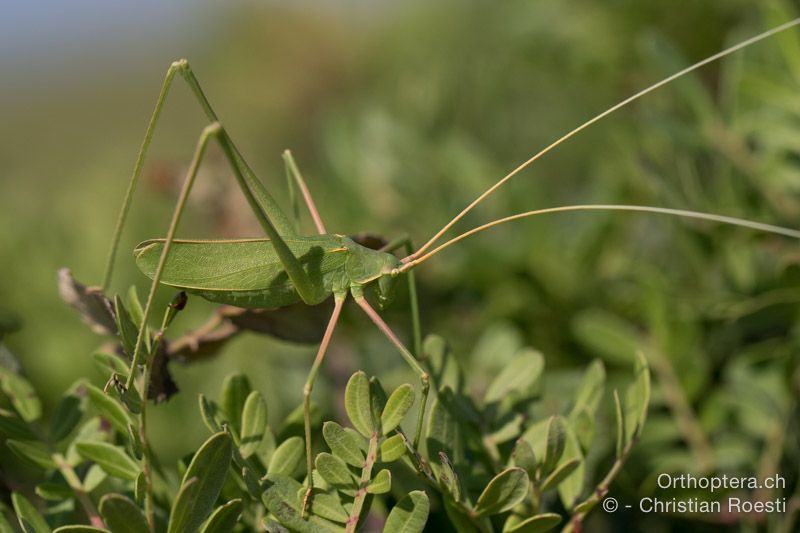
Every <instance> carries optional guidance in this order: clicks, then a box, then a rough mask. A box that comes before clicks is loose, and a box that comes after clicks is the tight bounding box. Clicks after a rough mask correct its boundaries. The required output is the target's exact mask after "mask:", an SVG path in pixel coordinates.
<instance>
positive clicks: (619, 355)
mask: <svg viewBox="0 0 800 533" xmlns="http://www.w3.org/2000/svg"><path fill="white" fill-rule="evenodd" d="M572 331H573V333H574V335H575V337H576V338H577V339H578V342H580V343H581V344H583V345H584V346H586V347H587V348H588V349H589V350H591V351H593V352H595V353H596V354H597V355H599V356H600V357H603V358H604V359H605V360H606V361H608V362H611V363H615V364H620V363H622V364H629V363H630V361H631V359H632V357H633V354H634V353H636V350H637V349H638V345H639V341H638V335H637V331H636V328H635V327H634V326H633V325H632V324H631V323H629V322H628V321H627V320H625V319H623V318H621V317H619V316H617V315H615V314H612V313H610V312H608V311H604V310H602V309H588V310H586V311H583V312H582V313H580V314H579V315H578V316H577V317H576V318H575V319H574V320H573V321H572Z"/></svg>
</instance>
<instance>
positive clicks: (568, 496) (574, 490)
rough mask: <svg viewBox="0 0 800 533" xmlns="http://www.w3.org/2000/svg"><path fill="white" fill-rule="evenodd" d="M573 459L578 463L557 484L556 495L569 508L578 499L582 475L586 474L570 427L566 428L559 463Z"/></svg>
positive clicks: (576, 441) (579, 450) (581, 453)
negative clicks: (565, 436)
mask: <svg viewBox="0 0 800 533" xmlns="http://www.w3.org/2000/svg"><path fill="white" fill-rule="evenodd" d="M573 459H578V460H579V461H580V463H579V464H578V466H577V467H576V468H575V470H573V471H572V473H570V474H568V475H567V476H566V477H565V478H563V479H562V480H561V481H560V482H559V484H558V495H559V496H560V497H561V502H562V503H563V504H564V507H566V508H567V509H571V508H572V506H573V505H575V503H576V502H577V501H578V498H579V497H580V495H581V493H582V492H583V485H584V477H585V475H586V465H585V463H584V460H583V452H582V451H581V446H580V443H579V442H578V438H577V437H576V436H575V434H574V433H573V432H572V430H571V429H569V428H567V440H566V443H565V446H564V453H563V454H561V463H562V464H563V463H566V462H567V461H571V460H573Z"/></svg>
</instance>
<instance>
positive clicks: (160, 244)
mask: <svg viewBox="0 0 800 533" xmlns="http://www.w3.org/2000/svg"><path fill="white" fill-rule="evenodd" d="M797 24H800V19H795V20H792V21H790V22H787V23H785V24H783V25H781V26H778V27H776V28H773V29H771V30H769V31H766V32H764V33H762V34H759V35H757V36H755V37H753V38H751V39H748V40H746V41H743V42H742V43H739V44H737V45H735V46H732V47H730V48H728V49H726V50H723V51H721V52H719V53H717V54H715V55H713V56H710V57H709V58H706V59H704V60H702V61H700V62H698V63H695V64H694V65H691V66H689V67H687V68H685V69H683V70H681V71H679V72H677V73H675V74H673V75H671V76H669V77H667V78H665V79H663V80H661V81H659V82H657V83H655V84H653V85H651V86H649V87H647V88H645V89H643V90H642V91H640V92H638V93H636V94H635V95H633V96H631V97H629V98H627V99H625V100H623V101H621V102H620V103H618V104H616V105H614V106H612V107H610V108H609V109H607V110H606V111H604V112H602V113H600V114H599V115H597V116H595V117H593V118H592V119H590V120H588V121H587V122H585V123H583V124H581V125H580V126H578V127H577V128H575V129H573V130H572V131H570V132H569V133H567V134H566V135H564V136H562V137H560V138H559V139H557V140H556V141H555V142H553V143H552V144H550V145H549V146H547V147H546V148H544V149H543V150H541V151H540V152H538V153H537V154H535V155H534V156H532V157H531V158H530V159H528V160H527V161H525V162H524V163H522V164H521V165H520V166H518V167H517V168H516V169H514V170H513V171H512V172H511V173H509V174H508V175H506V176H505V177H504V178H502V179H501V180H499V181H498V182H496V183H495V184H494V185H493V186H492V187H490V188H489V189H488V190H487V191H486V192H484V193H483V194H481V195H480V196H479V197H478V198H477V199H476V200H475V201H474V202H473V203H471V204H470V205H469V206H467V207H466V208H465V209H464V210H463V211H461V213H459V214H458V215H457V216H456V217H454V218H453V219H452V220H451V221H450V222H448V223H447V224H446V225H445V226H444V227H443V228H442V229H441V230H440V231H438V232H437V233H436V234H435V235H434V236H433V237H432V238H431V239H430V240H429V241H428V242H426V243H425V244H424V245H423V246H422V247H421V248H419V249H417V250H416V251H414V250H413V247H412V246H411V242H410V240H409V239H408V238H401V239H398V240H396V241H394V242H392V243H390V244H389V245H387V246H385V247H384V248H383V249H380V250H372V249H369V248H366V247H364V246H362V245H360V244H357V243H356V242H354V241H353V240H351V239H349V238H347V237H345V236H342V235H337V234H332V233H328V231H327V230H326V226H325V224H324V222H323V220H322V217H321V216H320V214H319V211H318V210H317V208H316V205H315V203H314V200H313V198H312V196H311V193H310V191H309V189H308V187H307V185H306V183H305V180H304V179H303V177H302V175H301V174H300V171H299V170H298V167H297V165H296V163H295V161H294V160H293V158H292V156H291V154H290V153H289V152H285V153H284V162H285V166H286V172H287V178H288V181H289V185H290V191H291V193H292V199H293V213H294V217H295V218H297V216H298V209H297V206H296V204H295V203H294V199H295V192H294V188H295V187H296V188H297V189H298V190H299V192H300V196H301V197H302V198H303V200H304V203H305V205H306V207H307V209H308V211H309V213H310V215H311V218H312V219H313V221H314V225H315V227H316V229H317V232H318V234H317V235H312V236H309V235H300V234H299V233H298V231H297V229H296V227H295V225H294V224H293V223H292V221H291V220H290V218H289V217H287V216H286V215H285V214H284V213H283V212H282V211H281V209H280V208H279V207H278V204H277V203H276V202H275V200H274V199H273V197H272V195H271V194H270V193H269V192H268V190H267V189H266V188H265V187H264V185H263V184H262V183H261V182H260V181H259V180H258V179H257V178H256V176H255V174H254V173H253V171H252V170H251V169H250V167H249V166H248V165H247V163H246V162H245V160H244V158H243V157H242V155H241V153H240V152H239V151H238V149H237V148H236V147H235V145H234V144H233V142H232V141H231V138H230V136H229V135H228V133H227V132H226V130H225V129H224V128H223V127H222V125H221V124H220V122H219V119H218V117H217V115H216V113H215V112H214V111H213V109H212V107H211V105H210V103H209V101H208V99H207V98H206V96H205V94H204V92H203V90H202V88H201V87H200V84H199V83H198V81H197V79H196V78H195V76H194V74H193V73H192V70H191V68H190V66H189V64H188V62H187V61H185V60H180V61H176V62H175V63H173V64H172V65H171V66H170V68H169V70H168V71H167V75H166V77H165V79H164V83H163V85H162V88H161V91H160V94H159V97H158V100H157V102H156V106H155V109H154V111H153V115H152V117H151V119H150V122H149V124H148V127H147V130H146V133H145V136H144V140H143V142H142V145H141V148H140V150H139V154H138V156H137V159H136V164H135V167H134V171H133V175H132V176H131V180H130V183H129V186H128V189H127V192H126V195H125V199H124V202H123V206H122V209H121V211H120V215H119V219H118V222H117V226H116V229H115V231H114V236H113V239H112V246H111V251H110V254H109V258H108V263H107V266H106V273H105V279H104V288H108V285H109V283H110V280H111V276H112V272H113V267H114V262H115V255H116V250H117V246H118V244H119V238H120V234H121V231H122V228H123V226H124V223H125V219H126V216H127V213H128V211H129V208H130V204H131V199H132V197H133V193H134V191H135V188H136V185H137V182H138V180H139V176H140V175H141V171H142V166H143V162H144V159H145V154H146V152H147V149H148V146H149V144H150V141H151V139H152V136H153V131H154V128H155V126H156V123H157V121H158V118H159V115H160V113H161V110H162V107H163V104H164V101H165V99H166V97H167V94H168V92H169V88H170V87H171V85H172V82H173V79H174V77H175V75H176V74H179V75H180V76H181V77H182V78H184V79H185V80H186V82H187V83H188V85H189V86H190V88H191V89H192V91H193V93H194V94H195V96H196V98H197V99H198V101H199V103H200V106H201V107H202V109H203V111H204V112H205V114H206V116H207V118H208V120H209V121H210V125H209V126H207V127H206V128H205V129H204V130H203V133H202V135H201V137H200V140H199V141H198V144H197V149H196V151H195V154H194V158H193V159H192V162H191V165H190V167H189V171H188V173H187V176H186V178H185V181H184V184H183V187H182V190H181V193H180V196H179V199H178V201H177V203H176V205H175V210H174V213H173V217H172V221H171V223H170V225H169V228H168V231H167V235H166V238H164V239H158V240H150V241H146V242H144V243H142V244H140V245H139V246H137V248H136V250H135V252H134V254H135V257H136V262H137V265H138V266H139V268H140V269H141V270H142V271H143V272H144V273H145V274H146V275H147V276H148V277H150V278H151V279H152V283H151V285H150V291H149V294H148V297H147V302H146V304H145V307H144V313H143V315H144V318H143V323H147V322H148V319H149V317H150V314H151V311H152V306H153V298H154V295H155V292H156V289H157V287H158V286H159V285H168V286H171V287H175V288H178V289H181V290H185V291H187V292H190V293H195V294H198V295H200V296H201V297H203V298H205V299H207V300H210V301H212V302H218V303H224V304H230V305H235V306H240V307H271V308H274V307H281V306H286V305H289V304H292V303H297V302H304V303H306V304H310V305H311V304H316V303H320V302H322V301H324V300H326V299H328V298H330V297H331V296H332V297H333V299H334V309H333V313H332V315H331V317H330V319H329V321H328V325H327V328H326V330H325V334H324V336H323V340H322V342H321V344H320V346H319V349H318V351H317V354H316V357H315V359H314V362H313V365H312V367H311V371H310V373H309V375H308V378H307V379H306V382H305V385H304V389H303V394H304V404H303V405H304V409H303V412H304V431H305V441H306V458H307V467H308V471H307V479H308V482H307V491H306V497H305V499H304V505H303V509H304V511H305V510H306V509H307V507H308V502H309V497H310V496H311V495H312V490H313V485H312V483H313V481H312V480H313V476H312V475H311V473H312V470H313V459H312V458H313V455H312V446H311V423H310V398H311V394H312V390H313V386H314V381H315V379H316V376H317V374H318V372H319V368H320V366H321V364H322V363H323V360H324V357H325V354H326V352H327V349H328V347H329V345H330V342H331V338H332V335H333V333H334V330H335V328H336V324H337V322H338V320H339V317H340V313H341V310H342V307H343V305H344V303H345V301H346V299H347V298H348V296H351V295H352V297H353V298H354V300H355V301H356V303H357V304H358V306H359V307H360V308H361V309H362V310H363V311H364V312H365V314H366V315H367V316H368V318H369V319H370V320H371V321H372V322H373V323H374V324H375V325H376V326H377V327H378V329H380V331H381V332H382V333H383V334H384V335H385V336H386V337H387V338H388V339H389V341H390V342H391V343H392V344H393V345H394V346H395V347H396V348H397V350H398V351H399V352H400V354H401V356H402V357H403V359H404V360H405V361H406V362H407V363H408V364H409V366H411V368H412V369H413V370H414V371H415V372H416V373H417V375H418V377H419V379H420V382H421V386H422V398H421V405H420V409H419V417H418V419H417V424H416V426H417V427H416V433H415V436H414V439H413V440H414V443H415V444H416V443H418V440H419V437H420V434H421V429H422V422H423V419H424V417H425V406H426V403H427V395H428V392H429V390H432V391H433V393H434V394H436V386H435V384H432V383H431V382H430V379H431V378H430V374H429V372H428V371H427V370H426V368H425V365H424V364H423V363H422V362H420V360H419V359H418V356H419V355H420V354H421V346H420V345H421V342H420V338H421V334H420V320H419V311H418V308H417V296H416V286H415V284H414V279H413V272H412V269H413V268H414V267H415V266H418V265H419V264H421V263H423V262H425V261H427V260H428V259H430V258H431V257H432V256H434V255H435V254H437V253H438V252H440V251H442V250H444V249H445V248H447V247H448V246H450V245H452V244H455V243H456V242H458V241H460V240H462V239H464V238H466V237H468V236H470V235H473V234H475V233H478V232H481V231H483V230H485V229H489V228H491V227H493V226H497V225H500V224H504V223H506V222H510V221H512V220H516V219H520V218H527V217H532V216H536V215H541V214H547V213H556V212H565V211H579V210H606V211H628V212H631V211H635V212H648V213H660V214H667V215H672V216H679V217H689V218H695V219H703V220H707V221H712V222H718V223H725V224H732V225H738V226H743V227H748V228H751V229H755V230H759V231H766V232H771V233H776V234H780V235H785V236H789V237H793V238H800V231H797V230H793V229H787V228H781V227H777V226H773V225H769V224H763V223H757V222H752V221H748V220H743V219H738V218H733V217H728V216H722V215H713V214H707V213H700V212H695V211H688V210H681V209H671V208H665V207H648V206H631V205H572V206H559V207H552V208H547V209H539V210H534V211H528V212H525V213H520V214H517V215H512V216H508V217H505V218H501V219H498V220H495V221H493V222H489V223H487V224H484V225H482V226H479V227H477V228H474V229H471V230H469V231H467V232H465V233H462V234H461V235H459V236H457V237H455V238H453V239H451V240H449V241H447V242H445V243H443V244H440V245H439V246H438V247H434V246H435V245H436V243H437V242H438V241H439V240H440V239H441V237H442V236H443V235H444V234H445V233H446V232H447V231H448V230H449V229H450V228H451V227H452V226H453V225H454V224H455V223H456V222H458V221H459V220H460V219H461V218H462V217H463V216H464V215H465V214H466V213H467V212H468V211H469V210H471V209H472V208H473V207H475V206H476V205H478V204H479V203H480V202H482V201H483V200H484V199H485V198H486V197H488V196H489V195H490V194H492V193H493V192H494V191H495V190H497V188H499V187H500V186H501V185H503V184H504V183H506V182H507V181H508V180H509V179H511V178H512V177H513V176H515V175H517V174H518V173H519V172H520V171H522V170H523V169H524V168H526V167H528V166H529V165H530V164H531V163H533V162H534V161H536V160H537V159H539V158H540V157H541V156H543V155H544V154H546V153H547V152H549V151H550V150H552V149H553V148H555V147H556V146H558V145H560V144H561V143H562V142H564V141H566V140H567V139H569V138H570V137H572V136H574V135H575V134H577V133H579V132H580V131H582V130H583V129H585V128H586V127H588V126H590V125H592V124H594V123H595V122H597V121H599V120H600V119H602V118H604V117H606V116H608V115H610V114H612V113H613V112H615V111H617V110H619V109H621V108H622V107H624V106H626V105H628V104H630V103H631V102H633V101H634V100H637V99H639V98H641V97H642V96H644V95H645V94H648V93H649V92H651V91H653V90H655V89H657V88H659V87H661V86H663V85H665V84H667V83H669V82H670V81H672V80H675V79H677V78H678V77H681V76H683V75H685V74H687V73H689V72H692V71H694V70H696V69H697V68H699V67H701V66H703V65H705V64H708V63H710V62H711V61H714V60H717V59H720V58H722V57H724V56H726V55H728V54H730V53H733V52H735V51H736V50H739V49H741V48H744V47H746V46H749V45H751V44H753V43H755V42H757V41H760V40H762V39H765V38H767V37H769V36H771V35H774V34H775V33H778V32H780V31H784V30H787V29H789V28H791V27H793V26H796V25H797ZM212 141H215V142H217V143H218V144H219V146H220V148H221V150H222V152H223V154H224V155H225V158H226V159H227V161H228V163H229V164H230V166H231V169H232V171H233V175H234V177H235V179H236V182H237V184H238V186H239V188H240V189H241V190H242V192H243V194H244V195H245V197H246V199H247V202H248V204H249V205H250V208H251V210H252V211H253V213H254V215H255V216H256V218H257V220H258V222H259V224H260V225H261V227H262V229H263V230H264V233H265V234H266V237H267V238H266V239H242V240H224V241H222V240H208V241H197V240H194V241H185V240H176V239H175V232H176V229H177V227H178V224H179V222H180V217H181V214H182V213H183V211H184V209H185V206H186V201H187V198H188V197H189V194H190V193H191V190H192V186H193V185H194V181H195V177H196V175H197V171H198V168H199V166H200V164H201V161H202V159H203V155H204V153H205V151H206V148H207V146H208V143H209V142H212ZM398 249H403V250H404V251H405V254H407V255H405V257H403V258H402V259H398V258H397V257H396V256H395V255H394V254H393V253H392V252H394V251H396V250H398ZM400 275H408V276H409V289H410V303H411V313H412V330H413V333H414V336H413V348H414V350H413V352H412V351H411V350H409V349H408V348H406V346H405V345H404V344H403V342H402V341H401V340H400V338H399V337H398V336H397V335H396V334H395V333H394V332H393V331H392V329H391V328H390V326H389V325H388V324H386V322H384V321H383V319H382V318H381V317H380V315H379V314H378V313H377V311H375V309H374V308H373V307H372V306H371V305H370V303H369V302H368V301H367V299H366V298H365V289H367V288H369V289H371V290H373V291H374V293H375V296H376V297H377V301H378V303H379V305H380V306H381V307H384V306H385V305H388V304H389V303H390V302H391V299H392V294H393V291H394V286H395V282H396V281H397V278H398V277H399V276H400ZM145 331H146V329H145V328H144V327H142V328H141V331H140V333H139V338H138V339H137V341H136V344H135V349H134V353H133V355H132V357H133V365H132V368H133V369H134V371H132V372H131V374H130V375H129V376H128V381H127V386H128V387H131V386H133V383H134V374H135V373H136V370H137V369H138V368H139V367H140V366H141V365H142V364H144V361H142V357H143V356H142V353H143V344H144V341H145V339H144V336H145Z"/></svg>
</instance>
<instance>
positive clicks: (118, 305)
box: [114, 296, 147, 359]
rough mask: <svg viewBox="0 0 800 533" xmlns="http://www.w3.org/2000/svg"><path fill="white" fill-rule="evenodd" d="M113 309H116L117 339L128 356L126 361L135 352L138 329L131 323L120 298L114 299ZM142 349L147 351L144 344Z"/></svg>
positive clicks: (131, 320) (131, 357)
mask: <svg viewBox="0 0 800 533" xmlns="http://www.w3.org/2000/svg"><path fill="white" fill-rule="evenodd" d="M114 308H115V309H116V318H117V331H118V332H119V338H120V341H121V342H122V348H123V349H124V350H125V353H126V354H127V355H128V359H133V352H134V351H135V350H136V338H137V337H138V336H139V328H138V327H137V326H136V324H135V323H134V322H133V319H132V318H131V315H130V314H129V313H128V309H127V308H126V307H125V304H124V303H122V298H120V297H119V296H115V297H114ZM142 348H144V349H147V345H146V342H143V346H142Z"/></svg>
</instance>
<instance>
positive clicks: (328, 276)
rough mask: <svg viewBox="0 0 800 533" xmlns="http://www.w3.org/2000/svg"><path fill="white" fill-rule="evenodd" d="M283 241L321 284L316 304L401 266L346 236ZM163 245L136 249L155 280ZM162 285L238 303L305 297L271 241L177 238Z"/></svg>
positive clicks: (260, 304)
mask: <svg viewBox="0 0 800 533" xmlns="http://www.w3.org/2000/svg"><path fill="white" fill-rule="evenodd" d="M284 242H286V245H287V246H288V247H289V249H290V250H291V252H292V254H294V256H295V257H297V259H298V261H299V262H300V266H301V267H302V268H303V270H304V271H305V272H306V274H308V278H309V280H310V281H311V283H314V284H316V285H317V286H316V287H315V291H314V292H315V294H319V299H318V301H313V302H306V303H310V304H312V305H313V304H317V303H321V302H322V301H324V300H325V299H327V298H328V297H329V296H330V295H331V294H333V293H340V294H343V293H345V292H347V291H349V290H350V289H351V288H352V287H353V286H357V285H366V284H368V283H370V282H372V281H374V280H376V279H378V278H379V277H380V276H382V275H386V274H389V273H390V272H391V271H392V270H393V269H395V268H397V267H399V266H400V263H399V261H398V260H397V258H396V257H395V256H393V255H391V254H387V253H384V252H380V251H376V250H371V249H369V248H366V247H364V246H361V245H360V244H357V243H356V242H354V241H353V240H351V239H349V238H347V237H344V236H341V235H314V236H307V237H288V238H287V237H284ZM163 249H164V241H163V240H161V239H156V240H150V241H145V242H143V243H141V244H140V245H139V246H137V247H136V249H135V250H134V252H133V254H134V257H135V258H136V265H137V266H138V267H139V270H141V271H142V272H143V273H144V274H145V275H146V276H148V277H149V278H150V279H152V278H153V276H154V275H155V272H156V269H157V267H158V263H159V260H160V258H161V253H162V251H163ZM160 283H161V284H163V285H168V286H171V287H175V288H176V289H181V290H184V291H186V292H190V293H193V294H197V295H198V296H201V297H203V298H205V299H206V300H209V301H211V302H214V303H220V304H227V305H235V306H237V307H247V308H265V307H266V308H274V307H283V306H286V305H291V304H293V303H297V302H299V301H301V298H300V295H299V294H298V292H297V290H296V288H295V286H294V284H293V283H292V281H291V280H290V279H289V276H288V275H287V273H286V271H285V270H284V268H283V265H282V264H281V261H280V259H279V258H278V254H277V253H276V252H275V249H274V247H273V246H272V242H271V241H270V240H269V239H238V240H175V241H173V243H172V247H171V248H170V252H169V257H168V259H167V262H166V264H165V265H164V271H163V272H162V274H161V280H160ZM382 296H384V297H387V296H388V295H382Z"/></svg>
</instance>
